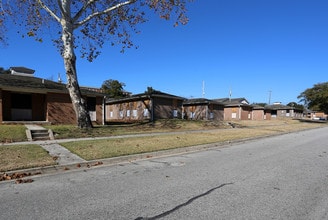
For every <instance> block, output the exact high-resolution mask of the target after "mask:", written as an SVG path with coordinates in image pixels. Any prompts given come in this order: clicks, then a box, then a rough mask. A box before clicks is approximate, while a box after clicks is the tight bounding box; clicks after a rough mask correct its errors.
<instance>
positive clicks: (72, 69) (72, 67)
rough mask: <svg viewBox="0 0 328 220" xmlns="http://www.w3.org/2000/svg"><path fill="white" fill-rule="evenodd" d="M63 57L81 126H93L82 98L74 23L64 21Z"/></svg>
mask: <svg viewBox="0 0 328 220" xmlns="http://www.w3.org/2000/svg"><path fill="white" fill-rule="evenodd" d="M62 27H63V34H62V41H63V47H64V48H63V49H64V51H63V58H64V65H65V70H66V78H67V85H66V87H67V89H68V92H69V95H70V97H71V101H72V104H73V108H74V111H75V114H76V119H77V125H78V127H79V128H84V129H88V128H92V122H91V119H90V115H89V112H88V110H87V105H86V102H85V100H84V99H83V98H82V95H81V91H80V86H79V83H78V80H77V73H76V56H75V52H74V39H73V25H72V24H69V23H68V22H65V23H62Z"/></svg>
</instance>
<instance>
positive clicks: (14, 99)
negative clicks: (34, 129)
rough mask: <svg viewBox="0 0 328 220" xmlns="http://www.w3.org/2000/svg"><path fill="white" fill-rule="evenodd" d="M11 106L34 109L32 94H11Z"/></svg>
mask: <svg viewBox="0 0 328 220" xmlns="http://www.w3.org/2000/svg"><path fill="white" fill-rule="evenodd" d="M11 107H12V108H16V109H32V95H30V94H16V93H13V94H11Z"/></svg>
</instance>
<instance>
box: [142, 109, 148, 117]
mask: <svg viewBox="0 0 328 220" xmlns="http://www.w3.org/2000/svg"><path fill="white" fill-rule="evenodd" d="M143 116H144V117H148V116H149V111H148V109H144V112H143Z"/></svg>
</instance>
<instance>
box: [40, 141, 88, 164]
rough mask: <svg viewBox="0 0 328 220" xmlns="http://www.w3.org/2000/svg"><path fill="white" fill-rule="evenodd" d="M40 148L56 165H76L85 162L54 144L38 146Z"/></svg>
mask: <svg viewBox="0 0 328 220" xmlns="http://www.w3.org/2000/svg"><path fill="white" fill-rule="evenodd" d="M40 146H41V147H42V148H43V149H45V150H46V151H48V152H49V155H50V156H52V157H53V158H55V159H56V162H57V163H58V165H69V164H76V163H84V162H86V160H84V159H82V158H81V157H79V156H77V155H76V154H73V153H72V152H70V151H69V150H67V149H66V148H64V147H62V146H61V145H59V144H56V143H49V144H47V143H44V144H40Z"/></svg>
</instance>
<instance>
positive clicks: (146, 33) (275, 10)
mask: <svg viewBox="0 0 328 220" xmlns="http://www.w3.org/2000/svg"><path fill="white" fill-rule="evenodd" d="M327 11H328V1H327V0H195V1H194V2H193V3H191V4H190V5H189V11H188V16H189V18H190V22H189V23H188V24H187V25H186V26H178V27H176V28H174V27H173V21H163V20H161V19H159V18H158V17H157V16H155V15H153V14H149V15H148V17H149V21H148V22H147V23H144V24H141V25H140V26H139V30H140V31H141V33H140V34H138V35H136V36H134V37H133V40H134V43H135V44H136V45H138V46H139V48H138V49H128V50H126V51H125V53H123V54H122V53H120V52H119V51H120V49H121V48H119V47H112V46H110V45H105V47H104V48H103V49H102V54H101V55H100V56H99V57H98V58H97V59H96V60H95V61H93V62H92V63H90V62H88V61H86V60H81V59H79V60H78V62H77V69H78V77H79V83H80V85H85V86H92V87H100V86H101V84H102V83H103V81H104V80H107V79H114V80H118V81H120V82H123V83H125V84H126V86H125V87H124V89H125V90H127V91H130V92H132V93H142V92H144V91H145V90H146V89H147V87H148V86H151V87H153V88H154V89H156V90H160V91H162V92H167V93H171V94H174V95H178V96H182V97H186V98H191V97H193V98H200V97H202V96H203V90H202V87H203V82H204V85H205V87H204V88H205V98H209V99H214V98H223V97H228V96H229V91H230V90H231V91H232V97H233V98H239V97H245V98H246V99H248V101H250V102H251V103H254V102H265V103H268V102H269V97H270V94H271V99H270V100H271V103H272V102H275V101H279V102H282V103H283V104H287V103H289V102H292V101H296V102H297V101H298V99H297V96H298V95H299V94H300V93H301V92H302V91H304V90H305V89H307V88H311V87H312V86H313V85H314V84H316V83H319V82H326V81H328V80H327V76H328V74H327V73H328V13H327ZM8 34H9V36H8V37H9V42H8V43H9V45H8V46H6V47H0V52H1V54H2V56H1V59H0V67H4V68H9V67H10V66H25V67H28V68H32V69H35V70H36V73H35V75H36V76H37V77H41V78H45V79H53V80H56V79H57V75H58V73H60V74H61V77H62V78H64V81H66V79H65V71H64V66H63V61H62V58H61V57H60V55H59V54H58V52H57V50H56V48H55V47H54V46H52V44H51V43H49V42H44V43H37V42H34V40H33V39H29V38H24V39H23V38H21V37H19V36H17V35H16V32H15V31H14V29H10V31H9V33H8ZM270 91H271V92H270Z"/></svg>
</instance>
